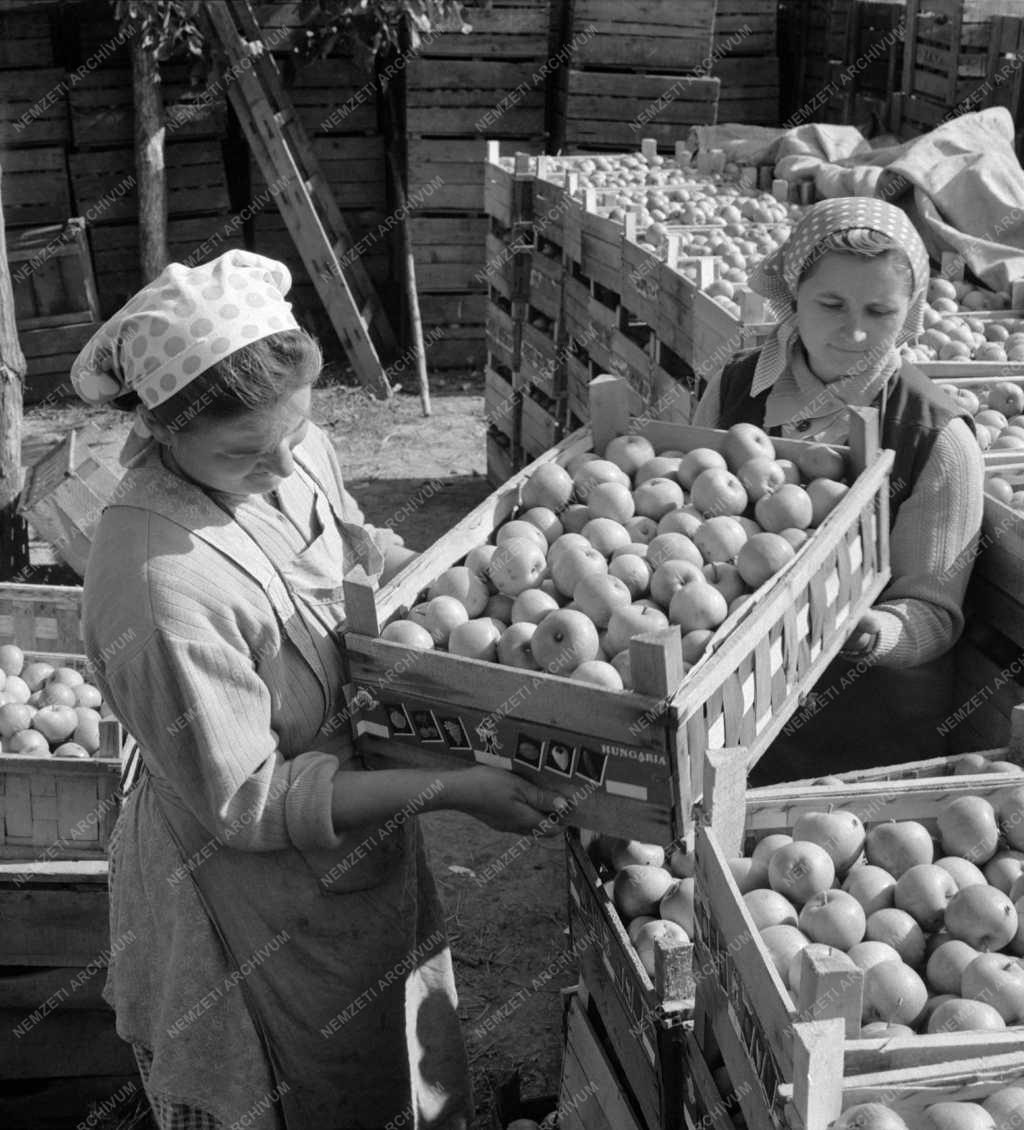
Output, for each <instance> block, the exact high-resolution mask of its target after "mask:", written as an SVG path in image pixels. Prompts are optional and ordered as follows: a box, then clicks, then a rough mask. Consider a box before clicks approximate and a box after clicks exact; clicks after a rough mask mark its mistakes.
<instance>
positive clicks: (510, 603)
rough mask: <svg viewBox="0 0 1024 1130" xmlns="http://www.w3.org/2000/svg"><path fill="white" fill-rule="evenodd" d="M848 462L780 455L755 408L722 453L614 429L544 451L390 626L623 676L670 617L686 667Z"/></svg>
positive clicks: (811, 454)
mask: <svg viewBox="0 0 1024 1130" xmlns="http://www.w3.org/2000/svg"><path fill="white" fill-rule="evenodd" d="M845 470H846V468H845V460H844V456H843V453H842V452H841V451H838V450H836V449H835V448H833V447H829V446H827V445H825V444H808V445H807V446H806V448H804V449H803V450H802V451H801V453H800V455H799V459H798V461H797V462H796V463H794V462H792V461H790V460H787V459H777V458H776V452H775V446H774V444H773V443H772V441H771V439H770V438H769V436H768V435H766V434H765V432H764V431H762V430H761V429H760V428H758V427H755V426H754V425H752V424H736V425H734V426H733V427H732V428H730V429H729V430H728V431H727V432H726V433H724V438H723V446H722V451H721V453H719V452H718V451H715V450H712V449H711V448H695V449H693V450H691V451H688V452H684V451H663V452H661V453H660V454H657V453H656V452H655V450H654V448H653V447H652V445H651V444H650V442H649V441H648V440H647V439H646V438H644V437H643V436H640V435H636V434H631V435H622V436H617V437H615V438H614V439H612V440H611V441H610V442H609V444H608V446H607V448H606V450H605V451H604V452H602V453H601V455H600V456H599V455H598V454H597V453H596V452H588V453H585V454H582V455H579V456H576V457H575V458H573V459H572V460H570V461H569V462H568V463H567V465H566V466H564V467H563V466H561V465H559V464H558V463H554V462H551V463H544V464H541V465H540V466H539V467H538V468H537V469H536V470H535V471H534V472H533V474H532V475H531V476H530V478H529V479H528V480H527V481H526V482H525V483H524V484H523V485H522V487H521V495H520V503H521V504H520V506H519V509H518V511H517V512H516V513H515V514H514V516H513V517H512V519H511V520H509V521H507V522H505V523H504V524H503V525H501V526H500V527H499V528H498V529H497V530H496V531H495V534H494V541H493V543H491V544H488V545H482V546H479V547H477V548H475V549H473V550H472V551H471V552H470V553H469V554H468V556H467V557H466V558H465V561H464V563H463V564H461V565H456V566H454V567H452V568H450V569H446V570H445V572H444V573H442V574H441V575H440V576H439V577H438V578H437V579H436V580H435V581H434V582H433V584H431V585H430V586H429V588H428V589H427V590H426V591H425V592H424V593H422V594H421V600H420V602H419V603H417V604H416V605H414V606H413V607H412V608H411V609H410V610H409V611H408V614H407V615H406V616H405V617H404V618H402V619H398V620H393V621H391V622H390V623H389V624H387V625H386V626H385V628H384V629H383V631H382V632H381V637H382V638H383V639H385V640H390V641H391V642H393V643H399V644H402V645H404V646H406V647H414V648H424V649H429V648H446V649H447V650H448V651H449V652H450V653H451V654H453V655H461V656H466V657H468V658H471V659H481V660H486V661H488V662H498V663H501V664H505V665H507V666H510V667H519V668H525V669H529V670H544V671H548V672H550V673H551V674H554V675H561V676H566V677H568V678H570V679H574V680H577V681H579V682H585V683H592V684H596V685H597V686H601V687H604V688H607V689H609V690H624V689H631V688H632V681H631V677H630V664H629V643H630V640H631V639H633V638H634V637H635V636H637V635H641V634H644V633H648V632H654V631H659V630H662V629H666V628H669V627H670V626H671V625H675V626H676V627H677V628H678V630H679V632H680V634H681V636H682V650H683V660H684V665H685V666H684V669H685V670H688V669H689V668H690V666H692V665H693V664H695V663H696V662H698V660H699V659H700V658H701V656H702V655H703V654H704V652H705V650H706V649H707V647H708V645H709V644H710V642H711V640H712V639H713V638H714V636H715V633H716V631H717V630H718V629H719V628H720V627H721V625H722V624H724V622H725V621H726V619H727V618H728V617H729V615H730V613H731V612H732V611H734V610H736V609H737V608H738V607H740V606H741V605H742V604H743V603H744V602H745V601H746V600H747V599H748V598H749V595H750V593H751V592H753V591H754V590H756V589H757V588H759V587H760V586H761V585H762V584H764V583H765V582H766V581H768V580H769V579H770V578H771V577H773V576H774V575H775V574H776V573H777V572H778V571H779V570H780V569H782V568H783V567H784V566H785V565H787V564H788V562H789V561H790V560H792V558H793V557H794V556H795V554H796V553H797V551H798V550H799V548H800V547H801V546H802V545H803V544H804V542H805V541H806V540H807V538H808V537H809V536H810V531H811V530H813V529H814V528H815V527H817V526H818V525H820V523H821V522H822V521H824V519H825V518H826V517H827V515H828V514H829V513H830V512H831V511H832V509H833V508H834V507H835V506H836V505H837V504H838V502H839V501H840V500H841V499H842V497H843V496H844V495H845V494H846V492H847V490H848V489H849V487H848V486H847V485H846V483H845V482H844V481H843V476H844V473H845Z"/></svg>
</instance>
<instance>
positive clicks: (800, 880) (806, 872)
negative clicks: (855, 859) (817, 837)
mask: <svg viewBox="0 0 1024 1130" xmlns="http://www.w3.org/2000/svg"><path fill="white" fill-rule="evenodd" d="M835 877H836V868H835V864H834V863H833V862H832V857H831V856H830V855H829V854H828V852H827V851H825V849H824V848H823V847H819V846H818V844H812V843H807V842H800V841H796V840H794V841H793V842H792V843H790V844H783V845H782V846H781V847H779V848H778V849H776V851H774V852H772V855H771V858H770V859H769V860H768V881H769V883H770V884H771V888H772V890H774V891H778V892H779V893H780V894H782V895H785V896H786V898H788V899H789V900H790V902H792V903H793V905H794V906H797V907H801V906H803V904H804V903H805V902H806V901H807V900H808V899H809V898H810V897H811V896H812V895H814V894H816V893H817V892H818V891H824V890H827V889H828V888H829V887H831V886H832V884H833V882H834V881H835Z"/></svg>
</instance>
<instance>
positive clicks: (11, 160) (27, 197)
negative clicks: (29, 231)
mask: <svg viewBox="0 0 1024 1130" xmlns="http://www.w3.org/2000/svg"><path fill="white" fill-rule="evenodd" d="M0 169H2V170H3V180H2V188H3V203H4V222H5V223H6V224H7V226H8V227H11V228H13V227H21V226H27V225H30V224H47V223H64V221H65V220H67V218H68V217H69V216H70V215H71V190H70V185H69V181H68V166H67V159H66V156H65V151H64V147H63V146H42V147H39V148H33V149H8V150H7V151H5V152H3V153H0Z"/></svg>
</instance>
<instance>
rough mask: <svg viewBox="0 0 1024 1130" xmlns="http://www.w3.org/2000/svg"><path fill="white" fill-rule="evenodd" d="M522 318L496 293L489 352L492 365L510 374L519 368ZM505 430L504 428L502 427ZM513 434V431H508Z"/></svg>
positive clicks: (490, 306) (489, 323)
mask: <svg viewBox="0 0 1024 1130" xmlns="http://www.w3.org/2000/svg"><path fill="white" fill-rule="evenodd" d="M522 325H523V323H522V319H521V318H518V317H515V316H514V315H513V313H512V310H511V303H509V302H507V301H505V300H504V299H503V298H502V297H501V296H500V295H497V294H496V295H495V296H494V298H493V300H492V301H491V302H489V303H488V305H487V352H488V358H489V360H490V362H491V364H492V365H500V366H502V367H503V368H505V369H507V370H508V371H509V374H510V375H511V373H513V372H515V371H516V370H517V369H518V368H519V338H520V334H521V332H522ZM502 430H503V431H504V429H502ZM507 434H509V435H511V434H512V433H511V432H509V433H507Z"/></svg>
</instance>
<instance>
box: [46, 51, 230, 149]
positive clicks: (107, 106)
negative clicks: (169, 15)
mask: <svg viewBox="0 0 1024 1130" xmlns="http://www.w3.org/2000/svg"><path fill="white" fill-rule="evenodd" d="M160 86H161V92H162V97H163V109H164V123H165V129H166V135H165V136H166V137H167V138H168V139H169V138H171V137H174V138H176V139H181V138H186V139H192V140H195V139H196V138H201V137H214V138H221V137H224V136H225V135H226V133H227V109H226V105H227V104H226V99H225V96H224V90H223V89H222V88H218V87H215V86H212V85H211V86H209V87H206V88H198V89H196V90H192V88H191V86H190V83H189V67H188V65H187V64H182V63H177V64H168V63H164V64H163V65H162V66H161V67H160ZM68 103H69V108H70V114H71V142H72V145H73V146H74V148H75V149H109V148H114V147H116V146H120V145H131V144H133V142H134V130H135V107H134V103H133V98H132V73H131V68H130V67H111V66H100V67H96V68H95V69H93V70H90V71H87V72H86V73H85V74H83V75H82V76H81V78H80V79H78V81H76V82H75V83H74V85H73V86H72V87H71V88H70V90H69V91H68Z"/></svg>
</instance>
